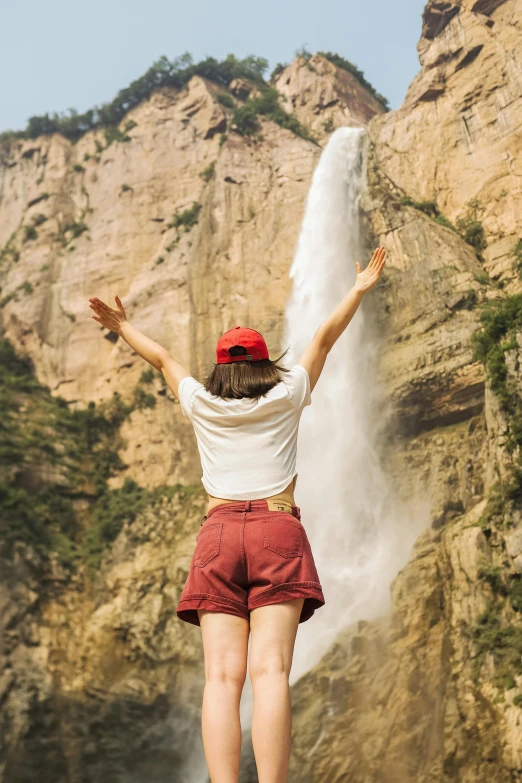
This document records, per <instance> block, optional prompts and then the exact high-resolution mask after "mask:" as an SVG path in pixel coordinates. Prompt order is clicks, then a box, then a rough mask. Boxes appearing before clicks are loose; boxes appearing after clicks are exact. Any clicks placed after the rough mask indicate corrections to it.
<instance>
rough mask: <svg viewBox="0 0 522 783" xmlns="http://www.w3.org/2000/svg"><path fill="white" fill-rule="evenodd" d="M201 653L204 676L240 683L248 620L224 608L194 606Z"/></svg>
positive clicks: (243, 679)
mask: <svg viewBox="0 0 522 783" xmlns="http://www.w3.org/2000/svg"><path fill="white" fill-rule="evenodd" d="M198 617H199V622H200V628H201V637H202V641H203V653H204V656H205V679H206V680H209V679H210V678H211V677H218V678H219V679H222V680H233V681H235V682H236V683H238V684H240V685H241V684H243V683H244V682H245V678H246V671H247V653H248V635H249V632H250V626H249V622H248V620H246V619H245V618H243V617H236V616H235V615H232V614H225V613H224V612H212V611H208V610H206V609H199V610H198Z"/></svg>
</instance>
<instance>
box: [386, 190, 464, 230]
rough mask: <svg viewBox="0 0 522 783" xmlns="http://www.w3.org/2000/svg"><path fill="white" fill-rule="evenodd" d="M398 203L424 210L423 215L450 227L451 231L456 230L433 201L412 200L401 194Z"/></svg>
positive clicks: (420, 210)
mask: <svg viewBox="0 0 522 783" xmlns="http://www.w3.org/2000/svg"><path fill="white" fill-rule="evenodd" d="M400 203H401V204H404V206H406V207H413V208H414V209H418V210H419V212H424V214H425V215H427V216H428V217H430V218H431V219H432V220H434V221H435V222H436V223H438V224H439V225H441V226H446V228H450V229H451V230H452V231H456V228H455V226H454V225H453V223H452V222H451V221H450V220H448V218H447V217H445V216H444V215H442V214H441V213H440V212H439V208H438V206H437V204H436V203H435V201H414V200H413V199H412V198H410V197H409V196H403V198H401V200H400Z"/></svg>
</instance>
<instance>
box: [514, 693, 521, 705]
mask: <svg viewBox="0 0 522 783" xmlns="http://www.w3.org/2000/svg"><path fill="white" fill-rule="evenodd" d="M513 704H514V705H515V707H522V693H517V695H516V696H514V697H513Z"/></svg>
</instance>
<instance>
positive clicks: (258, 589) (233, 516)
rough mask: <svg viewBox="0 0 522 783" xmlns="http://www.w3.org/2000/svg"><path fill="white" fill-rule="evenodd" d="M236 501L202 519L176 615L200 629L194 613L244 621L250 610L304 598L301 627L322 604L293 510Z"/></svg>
mask: <svg viewBox="0 0 522 783" xmlns="http://www.w3.org/2000/svg"><path fill="white" fill-rule="evenodd" d="M269 503H270V505H269ZM274 505H275V504H274V501H266V500H235V501H233V502H230V503H222V504H221V505H219V506H215V507H214V508H212V509H211V510H210V511H209V513H208V515H207V516H205V517H203V519H202V521H201V526H200V530H199V533H198V535H197V537H196V546H195V550H194V554H193V556H192V560H191V563H190V569H189V573H188V577H187V580H186V582H185V586H184V587H183V591H182V593H181V596H180V599H179V603H178V606H177V609H176V614H177V616H178V617H179V618H180V620H184V621H185V622H187V623H192V625H199V618H198V613H197V610H198V609H208V610H211V611H214V612H225V613H226V614H234V615H236V616H237V617H244V618H245V619H247V620H248V619H249V611H250V610H251V609H255V608H256V607H258V606H267V605H268V604H275V603H279V602H281V601H288V600H290V599H293V598H304V599H305V600H304V603H303V608H302V611H301V615H300V618H299V622H300V623H304V622H305V621H306V620H309V619H310V617H311V616H312V615H313V613H314V612H315V610H316V609H319V608H320V607H321V606H323V605H324V603H325V600H324V596H323V591H322V588H321V584H320V582H319V576H318V574H317V569H316V567H315V562H314V558H313V555H312V549H311V547H310V542H309V541H308V536H307V535H306V530H305V529H304V527H303V525H302V524H301V512H300V510H299V507H298V506H291V505H290V504H286V505H283V506H281V508H286V509H288V510H281V511H276V510H273V509H274Z"/></svg>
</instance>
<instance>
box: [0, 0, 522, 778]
mask: <svg viewBox="0 0 522 783" xmlns="http://www.w3.org/2000/svg"><path fill="white" fill-rule="evenodd" d="M521 24H522V8H521V7H520V4H519V3H517V2H515V1H514V0H503V1H502V0H500V2H499V0H496V1H494V0H491V2H486V1H483V0H478V2H473V1H472V0H469V2H468V0H465V2H462V3H446V2H444V3H442V2H429V3H428V5H427V6H426V8H425V11H424V15H423V28H422V37H421V40H420V42H419V46H418V50H419V57H420V61H421V66H422V67H421V71H420V73H419V75H418V76H417V78H416V79H415V80H414V82H413V83H412V85H411V87H410V89H409V91H408V94H407V96H406V99H405V101H404V104H403V106H402V107H401V108H400V109H399V110H397V111H393V112H384V111H383V109H382V106H381V105H380V103H379V101H378V100H376V98H375V97H374V96H373V95H372V94H371V93H370V92H368V91H367V90H366V89H365V88H364V86H363V85H361V84H360V82H359V81H358V80H357V79H356V78H355V77H354V75H353V74H351V73H349V72H348V71H346V70H345V69H343V68H339V67H337V66H335V65H333V64H332V62H330V61H329V60H327V59H326V58H325V57H322V56H319V55H315V56H314V57H312V58H310V59H308V58H298V59H297V60H296V61H295V62H294V63H292V64H291V65H290V66H288V67H287V68H286V69H284V70H283V71H282V72H280V73H279V74H278V75H277V77H276V78H275V81H274V85H275V86H276V87H277V89H278V90H279V91H280V93H281V94H282V95H283V99H282V100H283V104H284V106H285V108H286V109H287V111H292V112H294V113H295V115H296V116H297V118H298V120H299V121H300V123H301V124H302V125H303V126H304V127H305V128H307V129H308V130H309V131H310V132H311V133H312V134H313V136H314V137H315V140H316V141H315V142H314V141H313V140H310V139H307V138H304V137H303V136H299V135H296V134H295V133H293V132H292V131H291V130H289V129H284V128H281V127H279V126H278V125H277V124H276V123H274V122H272V121H269V120H263V119H262V120H261V124H262V132H261V134H257V135H255V136H244V135H242V134H241V133H238V132H237V130H235V129H234V127H233V123H232V109H231V108H230V107H231V106H234V105H242V104H243V103H244V101H245V100H247V99H248V95H249V92H250V91H251V89H252V87H251V85H248V84H245V83H234V84H230V85H229V87H228V88H227V89H226V90H225V89H224V88H223V87H222V86H219V87H218V86H217V85H216V84H215V83H213V82H211V81H209V80H207V79H205V78H202V77H200V76H194V77H193V78H192V79H191V80H190V81H189V83H188V84H187V85H186V87H184V88H182V89H174V88H161V89H158V90H156V91H154V92H153V94H152V95H151V96H150V98H148V99H147V100H145V101H143V102H142V103H141V104H140V105H139V106H137V107H136V108H134V109H132V110H131V111H130V112H129V114H128V115H127V116H126V117H125V119H124V120H123V122H122V123H121V125H120V127H119V129H118V133H117V134H115V135H114V136H113V137H112V138H111V137H109V138H108V137H107V135H106V134H104V133H103V131H102V130H94V131H90V132H88V133H86V134H85V135H84V136H82V138H81V139H79V140H78V141H77V142H76V143H74V144H73V143H71V142H70V141H68V140H67V139H65V138H64V137H63V136H61V135H59V134H54V135H52V136H42V137H39V138H38V139H35V140H18V141H14V142H12V143H11V144H10V145H9V146H8V147H7V148H5V149H4V150H3V152H2V158H1V167H0V247H1V248H3V250H2V262H1V266H0V285H1V286H2V290H1V296H2V301H1V304H2V311H1V312H2V330H3V335H4V337H7V338H8V339H9V340H10V341H11V342H12V344H13V345H14V346H15V348H16V351H17V352H19V353H20V354H22V355H27V356H29V357H30V358H31V360H32V362H33V363H34V372H35V375H36V377H37V379H38V381H39V382H41V383H43V384H44V385H46V386H49V387H50V389H51V394H52V396H53V397H54V399H55V400H56V404H59V405H60V406H61V407H63V406H65V407H66V408H68V409H69V410H70V411H71V412H72V413H74V412H75V411H78V412H79V411H81V410H83V409H84V408H85V405H86V404H87V402H89V401H91V403H96V405H97V406H100V405H103V404H104V402H108V401H110V400H111V399H113V394H114V392H118V393H119V394H121V395H122V398H123V400H124V401H125V402H126V403H132V405H129V409H127V414H126V415H122V416H121V421H120V419H118V422H119V423H120V426H119V428H118V437H119V438H121V442H120V441H118V456H119V459H120V462H121V464H118V468H117V470H116V469H114V470H106V471H105V473H104V474H103V481H104V482H105V484H104V485H103V493H105V494H103V493H102V495H101V497H102V498H105V499H107V502H106V504H105V505H107V504H109V500H110V499H112V498H113V497H118V498H120V497H121V496H120V495H116V494H111V493H117V492H123V490H124V489H125V487H129V486H133V485H132V484H129V482H135V483H136V484H137V485H139V486H140V487H142V488H144V490H147V491H151V492H152V491H154V490H155V489H157V488H158V487H162V488H164V489H163V490H162V493H160V495H159V496H158V497H155V499H154V501H153V500H151V501H150V502H149V503H146V504H145V505H142V506H141V507H140V509H139V511H138V512H137V513H136V514H135V515H134V516H133V518H132V520H128V521H126V522H125V523H124V524H123V525H122V526H121V529H120V528H118V529H116V530H112V532H111V529H110V526H109V524H108V522H107V520H106V518H105V517H104V516H103V514H102V512H101V511H99V505H100V502H99V497H100V496H99V495H98V496H97V495H96V491H97V490H96V486H98V485H97V484H96V480H95V479H96V476H95V478H94V479H93V486H94V488H93V487H91V488H88V487H87V488H86V487H85V486H83V487H82V486H79V487H78V488H77V489H75V492H74V498H73V501H74V504H75V509H76V511H77V513H78V514H79V515H80V520H81V521H82V522H83V525H84V526H88V525H89V524H91V516H90V512H89V509H90V508H92V507H94V508H95V509H98V510H97V512H96V513H97V514H98V516H95V519H96V520H98V521H97V522H96V524H97V525H98V527H97V528H96V529H97V530H101V531H102V532H101V533H100V534H99V535H100V536H101V537H103V536H102V533H103V535H105V538H106V546H105V548H104V549H103V552H102V553H100V552H98V549H96V546H94V545H93V544H92V541H91V543H90V544H89V547H90V548H89V547H87V548H86V549H85V547H84V549H81V547H80V545H78V551H79V552H84V551H87V552H88V553H90V555H91V556H92V553H93V551H95V552H97V553H98V555H99V558H98V560H97V561H96V562H97V563H98V564H99V565H98V566H97V571H96V572H95V573H94V574H93V573H92V571H91V572H89V571H88V570H87V569H86V568H84V566H83V564H82V562H81V558H80V565H79V568H77V570H76V571H74V572H73V573H72V574H71V572H70V570H69V569H68V567H67V566H68V562H69V559H68V556H67V552H68V550H67V551H65V552H64V551H63V549H64V545H63V537H62V538H56V539H54V540H56V541H60V542H61V546H62V549H61V550H60V552H61V554H60V552H59V554H60V556H59V557H58V559H57V557H56V555H52V554H51V555H50V564H49V562H48V555H46V554H45V552H44V553H39V550H38V549H37V550H36V551H35V548H34V546H33V547H31V546H29V545H28V544H27V543H26V544H24V543H23V542H17V543H16V544H15V545H14V547H12V548H11V549H10V553H9V554H8V553H7V551H5V552H2V553H0V556H1V557H2V576H1V577H0V585H1V594H0V602H1V606H2V613H1V617H2V636H1V637H0V655H1V656H2V667H1V670H2V672H3V674H2V675H1V679H0V709H1V710H2V713H1V714H2V721H3V723H1V724H0V725H1V726H2V729H3V731H2V732H1V734H0V779H3V780H4V781H5V783H21V781H24V782H25V781H29V780H32V779H33V777H35V776H36V774H37V771H38V772H39V774H40V776H41V775H42V774H44V776H45V775H47V776H48V779H49V780H53V781H66V780H67V781H74V782H76V781H82V780H86V781H87V780H93V779H97V778H99V777H103V778H104V779H108V780H113V779H114V780H120V779H125V780H126V781H134V780H135V781H136V782H137V781H139V780H142V779H143V776H144V775H145V774H146V775H147V776H148V777H149V778H150V779H152V780H157V781H158V783H159V781H163V780H164V779H165V777H166V776H167V775H169V776H172V774H173V771H174V772H177V774H178V779H179V780H182V781H185V780H186V781H187V782H188V781H190V779H191V777H190V776H191V774H192V773H193V772H194V770H193V769H192V768H191V764H192V765H193V763H194V761H193V759H194V756H188V755H187V744H191V743H192V744H194V742H193V739H194V737H195V736H197V733H198V710H199V702H198V694H199V692H200V688H201V684H202V667H201V649H200V643H199V641H198V634H199V631H198V630H197V629H195V628H192V627H189V626H185V625H184V624H183V626H182V625H181V624H180V623H179V621H176V619H175V617H174V606H175V603H176V600H177V596H178V595H179V592H180V590H181V587H182V585H183V582H184V574H186V569H187V568H188V564H189V561H190V554H191V551H192V546H193V537H194V535H195V531H197V521H198V519H199V515H200V514H201V513H202V508H203V504H204V498H203V495H202V493H201V490H200V489H199V488H197V487H196V488H195V489H192V490H191V489H190V487H191V485H197V483H198V481H199V475H200V473H199V465H198V462H197V452H196V450H195V444H194V441H193V437H192V433H191V431H190V428H189V425H188V422H187V421H186V420H184V419H183V418H182V416H181V414H180V411H179V405H178V404H177V401H176V400H175V399H174V397H173V396H172V395H171V394H170V392H169V391H168V390H166V389H165V387H164V385H162V384H161V383H160V379H159V378H158V376H157V375H153V376H151V377H148V378H143V376H142V372H143V370H144V369H145V367H144V364H143V362H142V360H141V359H140V358H139V357H137V356H136V355H135V354H133V352H132V351H131V350H130V349H129V347H128V346H127V345H126V344H125V343H124V342H123V341H121V340H118V339H115V335H113V334H109V333H104V332H103V331H102V330H100V329H99V327H98V325H97V324H96V323H95V322H94V321H92V320H91V319H90V318H89V314H90V313H88V312H87V309H86V303H87V299H88V297H89V296H91V295H92V294H96V295H97V296H99V297H100V298H102V299H105V300H106V301H111V299H112V297H113V295H114V294H115V293H118V295H119V296H120V297H121V299H122V301H123V303H124V305H125V306H126V308H127V313H128V316H129V318H130V319H131V320H132V321H133V322H134V323H136V325H137V326H138V327H139V328H141V329H142V330H143V331H144V332H145V333H146V334H148V335H149V336H151V337H152V338H153V339H155V340H157V341H158V342H160V343H162V344H163V345H165V346H166V347H167V348H168V349H169V350H170V351H171V352H172V353H173V354H174V355H175V356H177V357H179V358H180V359H181V360H182V361H184V362H185V363H186V365H187V367H189V369H190V370H191V371H192V372H193V373H194V374H195V375H196V376H199V377H202V376H203V375H204V374H205V373H206V372H207V371H208V370H209V369H210V366H209V363H210V361H211V360H212V350H213V346H214V344H215V340H216V338H217V336H219V334H220V333H221V332H222V331H223V330H224V329H226V328H228V327H229V326H230V325H233V324H234V323H236V322H237V323H241V322H243V323H254V322H255V324H256V325H257V328H259V329H260V331H262V332H263V333H264V334H265V335H266V336H267V338H268V342H269V349H270V353H271V355H272V356H274V355H278V351H279V348H280V339H281V333H282V326H283V318H282V316H283V312H284V307H285V302H286V298H287V296H288V293H289V282H290V281H289V280H288V269H289V266H290V262H291V258H292V254H293V250H294V247H295V242H296V239H297V234H298V231H299V225H300V220H301V217H302V213H303V206H304V200H305V197H306V193H307V189H308V186H309V183H310V178H311V174H312V171H313V169H314V166H315V164H316V162H317V159H318V155H319V154H320V151H321V145H322V144H324V142H325V140H326V139H327V138H328V135H329V133H330V132H331V131H332V130H333V129H334V128H335V127H337V126H338V125H354V126H359V127H360V126H367V129H368V139H369V143H368V156H367V184H366V188H365V192H364V198H363V203H362V208H363V219H364V221H365V226H366V234H367V240H368V247H371V246H372V245H373V244H375V243H379V244H381V243H382V244H384V245H386V247H387V248H388V251H389V261H388V263H387V275H386V279H385V280H383V284H382V285H381V286H380V287H379V290H377V289H376V290H375V292H374V294H373V309H374V315H375V322H376V326H377V327H378V328H379V329H380V330H381V332H384V333H385V334H387V335H388V340H387V343H386V345H385V346H384V350H383V351H382V355H381V363H380V370H381V376H382V382H383V384H384V385H385V388H386V389H387V391H388V394H389V397H390V399H391V401H392V404H393V407H394V410H395V412H396V416H395V419H394V421H395V426H394V428H393V431H390V432H389V433H388V446H387V453H386V454H385V455H384V459H385V461H386V464H387V466H388V469H389V471H390V472H391V474H392V476H393V477H394V480H395V482H396V486H397V488H398V492H399V493H400V494H401V495H402V496H403V497H404V498H408V497H409V496H410V495H413V493H414V489H417V488H418V486H419V485H420V486H422V487H423V488H425V492H426V495H427V496H428V497H430V498H431V501H432V508H433V515H432V523H431V526H430V529H429V530H427V531H426V532H425V533H424V534H423V535H422V536H421V538H420V539H419V541H418V542H417V545H416V548H415V552H414V556H413V557H412V560H411V562H410V563H409V564H408V565H407V566H406V567H405V568H404V569H403V570H402V571H401V572H400V573H399V575H398V576H397V577H396V579H395V581H394V583H393V585H392V613H391V616H390V617H389V618H382V621H381V622H378V623H360V624H359V626H358V627H357V628H350V629H347V630H346V631H345V632H344V633H342V634H341V635H340V637H339V638H338V640H337V641H336V643H335V645H334V646H333V647H332V649H331V650H330V651H329V652H328V653H327V655H325V657H324V658H323V659H322V660H321V661H320V663H319V664H318V665H317V666H316V667H314V669H313V670H312V671H311V672H309V673H308V674H307V675H306V676H305V677H303V678H301V680H300V681H299V682H298V683H297V684H296V685H295V686H294V688H293V710H294V747H295V750H294V755H293V758H292V768H291V776H290V779H291V780H297V779H301V780H306V781H308V780H310V781H312V780H313V781H319V780H320V781H328V783H330V782H331V783H334V782H335V781H344V780H348V779H349V780H351V781H360V782H361V783H373V782H374V783H391V782H392V781H393V782H395V781H397V782H398V781H401V783H408V782H409V781H412V783H413V781H415V783H422V782H423V781H425V782H426V783H427V782H428V781H429V782H430V783H435V781H457V780H459V781H470V783H471V781H475V780H488V781H489V780H491V781H499V783H500V781H506V780H511V781H517V780H522V758H521V756H520V747H521V746H522V709H521V702H522V666H521V664H520V661H521V658H522V630H521V626H522V623H521V621H520V612H521V611H522V594H521V591H520V584H521V575H522V565H521V563H522V542H521V536H520V529H521V525H522V520H521V518H520V497H521V495H522V493H521V491H520V487H521V482H520V474H521V470H520V462H519V457H520V439H521V436H520V432H521V428H520V421H521V417H520V413H521V407H520V399H521V396H522V384H521V378H520V369H519V368H520V351H521V350H522V338H521V336H520V335H521V329H522V317H521V315H520V313H521V308H520V305H519V299H518V296H519V294H520V288H521V284H520V277H519V275H518V268H519V266H520V263H519V262H521V260H522V258H521V256H522V251H520V241H521V231H522V227H521V221H522V218H521V215H522V211H521V210H520V201H521V188H520V172H519V171H518V170H517V165H519V164H518V163H517V152H518V151H519V150H520V149H521V146H522V143H521V139H520V127H521V124H520V120H519V116H520V113H521V111H522V104H521V93H522V89H521V81H522V70H521V67H520V62H521V56H522V43H521V42H522V37H521ZM223 93H226V94H227V96H229V97H228V98H227V99H226V100H224V99H223V97H222V96H223ZM227 104H228V105H227ZM490 302H493V303H496V304H497V307H496V310H495V313H494V314H493V315H490V316H489V320H488V318H487V316H486V320H484V316H483V313H484V312H486V311H487V309H488V308H487V305H488V303H490ZM479 332H480V334H481V335H482V337H481V339H480V340H479V341H478V343H477V344H475V343H474V341H473V336H474V335H476V334H478V333H479ZM16 394H17V395H18V396H19V397H20V395H21V394H22V392H20V390H19V389H17V391H16ZM24 394H25V392H24ZM22 396H23V395H22ZM24 400H25V398H24ZM25 404H27V405H29V402H28V401H25ZM13 415H16V416H23V410H22V411H21V412H20V411H18V412H17V413H16V414H13ZM22 421H23V420H22ZM100 442H101V443H103V441H100ZM93 454H94V456H93ZM96 454H98V459H99V452H93V451H92V449H91V451H89V459H91V458H93V459H96ZM35 470H36V468H35V467H34V465H33V466H32V470H26V471H25V473H24V475H23V482H22V486H23V487H27V486H29V487H30V486H31V484H30V480H31V475H32V474H33V473H34V472H35ZM46 480H48V478H47V479H46ZM125 482H127V484H126V483H125ZM178 484H182V485H184V487H178V486H176V485H178ZM69 485H70V483H69V484H68V486H69ZM75 486H76V485H75ZM169 488H170V490H171V491H167V490H168V489H169ZM97 498H98V500H97ZM110 502H112V500H110ZM96 503H98V505H96ZM102 505H103V504H102ZM82 514H83V516H82ZM111 520H112V517H111ZM58 532H60V534H62V536H63V535H64V533H63V530H60V531H58ZM78 535H79V534H78ZM91 538H92V536H91ZM78 540H79V539H78ZM55 548H56V547H55ZM50 549H51V551H52V550H53V547H52V546H50ZM100 558H101V559H100ZM188 736H190V738H191V743H187V742H186V738H187V737H188ZM245 761H246V762H247V761H248V760H247V759H246V760H245ZM248 766H249V765H248V763H245V771H244V773H243V780H244V783H246V781H247V780H249V781H250V780H252V781H253V780H255V777H253V776H252V774H251V773H250V772H249V771H248V769H247V767H248ZM250 767H251V764H250ZM42 769H43V770H45V772H44V773H42V772H41V770H42Z"/></svg>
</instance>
